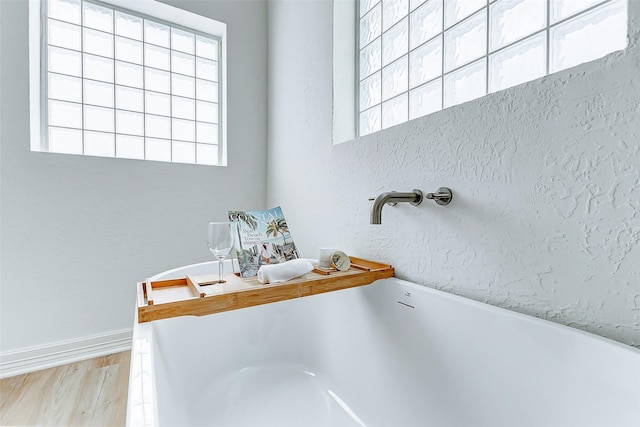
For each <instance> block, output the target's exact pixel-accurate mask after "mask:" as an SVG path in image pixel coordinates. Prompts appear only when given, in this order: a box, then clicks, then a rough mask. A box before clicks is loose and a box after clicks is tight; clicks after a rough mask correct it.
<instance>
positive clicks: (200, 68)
mask: <svg viewBox="0 0 640 427" xmlns="http://www.w3.org/2000/svg"><path fill="white" fill-rule="evenodd" d="M196 77H198V78H199V79H206V80H212V81H214V82H217V81H218V62H217V61H211V60H209V59H203V58H197V59H196Z"/></svg>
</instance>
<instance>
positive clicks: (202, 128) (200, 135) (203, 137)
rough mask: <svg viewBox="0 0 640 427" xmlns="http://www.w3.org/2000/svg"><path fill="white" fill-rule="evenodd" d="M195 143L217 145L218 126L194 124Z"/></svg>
mask: <svg viewBox="0 0 640 427" xmlns="http://www.w3.org/2000/svg"><path fill="white" fill-rule="evenodd" d="M196 142H200V143H203V144H217V143H218V125H214V124H211V123H201V122H196Z"/></svg>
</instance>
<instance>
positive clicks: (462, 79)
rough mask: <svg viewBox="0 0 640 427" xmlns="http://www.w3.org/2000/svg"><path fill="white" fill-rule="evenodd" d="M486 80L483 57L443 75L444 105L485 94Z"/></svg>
mask: <svg viewBox="0 0 640 427" xmlns="http://www.w3.org/2000/svg"><path fill="white" fill-rule="evenodd" d="M486 81H487V66H486V61H485V60H484V59H481V60H480V61H477V62H474V63H473V64H469V65H467V66H466V67H464V68H461V69H459V70H457V71H455V72H453V73H451V74H448V75H446V76H444V107H445V108H447V107H451V106H452V105H457V104H462V103H463V102H467V101H471V100H472V99H475V98H479V97H481V96H484V95H486V94H487V91H486V85H487V83H486Z"/></svg>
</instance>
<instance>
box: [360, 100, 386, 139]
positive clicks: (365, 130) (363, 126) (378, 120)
mask: <svg viewBox="0 0 640 427" xmlns="http://www.w3.org/2000/svg"><path fill="white" fill-rule="evenodd" d="M380 111H381V108H380V106H379V105H376V106H375V107H373V108H371V109H369V110H367V111H363V112H362V113H360V135H368V134H370V133H373V132H377V131H379V130H380V129H382V117H381V114H380Z"/></svg>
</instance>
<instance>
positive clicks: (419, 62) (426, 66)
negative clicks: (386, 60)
mask: <svg viewBox="0 0 640 427" xmlns="http://www.w3.org/2000/svg"><path fill="white" fill-rule="evenodd" d="M409 64H410V67H409V86H410V87H412V88H414V87H416V86H419V85H421V84H423V83H426V82H428V81H429V80H432V79H434V78H436V77H438V76H439V75H441V74H442V38H441V37H437V38H435V39H433V40H432V41H430V42H429V43H427V44H425V45H423V46H420V47H419V48H418V49H416V50H414V51H413V52H411V54H409Z"/></svg>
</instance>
